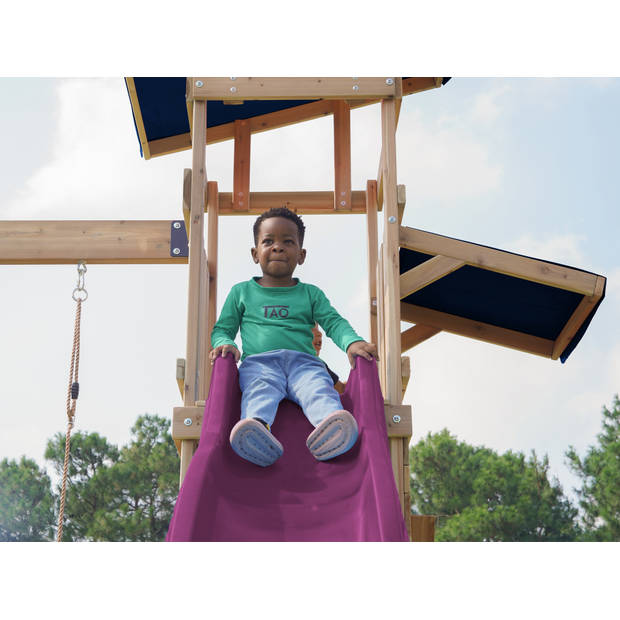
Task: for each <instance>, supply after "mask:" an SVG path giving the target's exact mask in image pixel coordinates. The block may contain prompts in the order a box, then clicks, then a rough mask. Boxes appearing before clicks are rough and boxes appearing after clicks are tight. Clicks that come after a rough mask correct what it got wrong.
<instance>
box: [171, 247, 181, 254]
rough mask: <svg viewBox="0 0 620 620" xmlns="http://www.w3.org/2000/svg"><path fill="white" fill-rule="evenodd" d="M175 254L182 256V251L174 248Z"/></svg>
mask: <svg viewBox="0 0 620 620" xmlns="http://www.w3.org/2000/svg"><path fill="white" fill-rule="evenodd" d="M172 253H173V254H180V253H181V250H179V248H174V250H172Z"/></svg>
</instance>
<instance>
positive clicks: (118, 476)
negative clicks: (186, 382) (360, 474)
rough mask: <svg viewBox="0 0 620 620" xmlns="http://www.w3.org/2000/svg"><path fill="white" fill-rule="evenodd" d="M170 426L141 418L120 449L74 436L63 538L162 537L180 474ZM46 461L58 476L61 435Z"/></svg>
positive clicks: (52, 442) (51, 445)
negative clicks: (129, 437) (126, 443)
mask: <svg viewBox="0 0 620 620" xmlns="http://www.w3.org/2000/svg"><path fill="white" fill-rule="evenodd" d="M169 426H170V422H169V421H168V420H166V419H165V418H161V417H158V416H153V415H144V416H140V417H139V418H138V420H137V421H136V423H135V424H134V426H133V428H132V429H131V433H132V438H131V441H130V442H129V444H128V445H127V446H124V447H123V448H121V449H120V450H119V449H118V448H117V447H116V446H113V445H112V444H110V443H109V442H108V441H107V440H106V439H105V438H103V437H101V436H100V435H98V434H97V433H76V434H75V435H74V436H73V437H72V439H71V456H70V462H69V480H68V485H67V499H66V504H65V522H64V526H63V540H67V541H69V540H76V541H77V540H90V541H159V540H163V539H164V537H165V535H166V531H167V528H168V524H169V522H170V519H171V517H172V511H173V508H174V501H175V499H176V496H177V493H178V475H179V459H178V456H177V451H176V448H175V446H174V442H173V440H172V438H171V437H170V433H169ZM45 458H46V459H49V460H50V461H52V463H53V465H54V468H55V470H56V472H57V473H58V474H59V475H60V474H61V473H62V468H63V461H64V436H63V435H61V434H57V435H56V436H55V437H54V438H53V439H51V440H50V441H49V442H48V446H47V450H46V452H45ZM58 492H59V490H58Z"/></svg>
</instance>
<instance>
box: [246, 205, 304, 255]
mask: <svg viewBox="0 0 620 620" xmlns="http://www.w3.org/2000/svg"><path fill="white" fill-rule="evenodd" d="M270 217H285V218H286V219H287V220H291V222H294V223H295V225H296V226H297V233H298V235H299V245H300V246H303V244H304V233H305V232H306V227H305V226H304V223H303V222H302V221H301V218H300V217H299V215H297V213H295V212H293V211H291V210H290V209H287V208H286V207H275V208H273V209H269V211H265V212H264V213H262V214H261V215H259V216H258V217H257V218H256V221H255V222H254V245H255V246H256V245H258V231H259V230H260V225H261V224H262V223H263V222H264V221H265V220H266V219H268V218H270Z"/></svg>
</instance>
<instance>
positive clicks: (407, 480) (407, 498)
mask: <svg viewBox="0 0 620 620" xmlns="http://www.w3.org/2000/svg"><path fill="white" fill-rule="evenodd" d="M410 439H411V438H410V437H406V438H405V439H403V443H402V447H403V516H404V517H405V526H406V528H407V537H408V538H409V540H411V519H410V518H409V516H410V515H411V472H410V468H409V441H410Z"/></svg>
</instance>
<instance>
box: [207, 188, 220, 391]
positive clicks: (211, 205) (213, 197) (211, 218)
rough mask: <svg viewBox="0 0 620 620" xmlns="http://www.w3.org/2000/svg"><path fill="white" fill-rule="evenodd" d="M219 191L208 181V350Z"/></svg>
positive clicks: (214, 293)
mask: <svg viewBox="0 0 620 620" xmlns="http://www.w3.org/2000/svg"><path fill="white" fill-rule="evenodd" d="M218 211H219V193H218V188H217V182H216V181H209V182H208V183H207V267H208V270H209V308H208V311H207V351H210V350H211V332H212V331H213V326H214V325H215V321H216V319H217V251H218V222H219V216H218ZM211 370H212V366H211V364H210V363H209V364H207V373H206V376H205V381H204V384H205V397H206V395H207V394H208V393H209V385H210V384H211Z"/></svg>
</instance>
